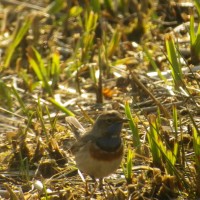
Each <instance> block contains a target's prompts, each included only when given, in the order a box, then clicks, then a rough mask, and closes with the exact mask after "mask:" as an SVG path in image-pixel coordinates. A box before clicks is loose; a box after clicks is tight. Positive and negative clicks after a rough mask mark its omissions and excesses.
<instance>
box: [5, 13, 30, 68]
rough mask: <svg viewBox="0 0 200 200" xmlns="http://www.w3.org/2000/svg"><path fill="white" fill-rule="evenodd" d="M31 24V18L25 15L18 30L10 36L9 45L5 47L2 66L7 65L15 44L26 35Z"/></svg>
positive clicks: (15, 46)
mask: <svg viewBox="0 0 200 200" xmlns="http://www.w3.org/2000/svg"><path fill="white" fill-rule="evenodd" d="M31 24H32V18H31V17H27V18H26V19H25V21H24V23H23V24H22V25H21V27H20V29H19V31H17V32H16V33H14V35H13V36H12V38H13V40H12V42H11V44H10V45H9V47H8V48H7V50H6V54H5V60H4V68H7V67H9V65H10V62H11V59H12V57H13V54H14V52H15V50H16V48H17V46H18V45H19V44H20V42H21V41H22V39H23V38H24V36H25V35H26V33H27V31H28V30H29V28H30V26H31Z"/></svg>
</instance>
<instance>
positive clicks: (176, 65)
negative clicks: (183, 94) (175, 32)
mask: <svg viewBox="0 0 200 200" xmlns="http://www.w3.org/2000/svg"><path fill="white" fill-rule="evenodd" d="M165 45H166V49H167V57H168V60H169V62H170V64H169V67H170V69H171V73H172V77H173V81H174V85H175V88H176V89H178V88H179V87H180V86H183V84H182V83H183V73H182V68H181V62H180V54H179V52H178V51H177V49H176V46H175V43H174V40H173V38H172V36H171V35H168V36H167V37H166V38H165Z"/></svg>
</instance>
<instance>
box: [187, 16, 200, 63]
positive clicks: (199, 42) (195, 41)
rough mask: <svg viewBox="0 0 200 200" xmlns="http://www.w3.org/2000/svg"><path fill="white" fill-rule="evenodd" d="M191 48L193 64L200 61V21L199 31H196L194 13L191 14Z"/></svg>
mask: <svg viewBox="0 0 200 200" xmlns="http://www.w3.org/2000/svg"><path fill="white" fill-rule="evenodd" d="M189 33H190V49H191V57H192V58H191V60H192V63H193V64H197V63H199V61H200V24H199V23H198V27H197V31H196V32H195V23H194V14H193V13H191V15H190V29H189Z"/></svg>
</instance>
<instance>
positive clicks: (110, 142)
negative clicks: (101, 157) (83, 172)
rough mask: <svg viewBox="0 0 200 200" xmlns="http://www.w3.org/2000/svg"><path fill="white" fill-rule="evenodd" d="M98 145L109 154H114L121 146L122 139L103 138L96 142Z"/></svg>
mask: <svg viewBox="0 0 200 200" xmlns="http://www.w3.org/2000/svg"><path fill="white" fill-rule="evenodd" d="M96 145H97V146H98V147H99V148H100V149H102V150H104V151H108V152H114V151H116V150H117V149H118V148H119V147H120V146H121V138H120V137H114V138H113V137H102V138H98V139H97V140H96Z"/></svg>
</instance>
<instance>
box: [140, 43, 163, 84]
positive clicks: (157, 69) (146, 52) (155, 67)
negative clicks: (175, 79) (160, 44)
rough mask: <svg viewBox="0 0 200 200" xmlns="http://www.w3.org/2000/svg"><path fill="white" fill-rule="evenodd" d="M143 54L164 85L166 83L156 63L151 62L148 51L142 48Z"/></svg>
mask: <svg viewBox="0 0 200 200" xmlns="http://www.w3.org/2000/svg"><path fill="white" fill-rule="evenodd" d="M144 52H145V54H146V56H147V58H148V60H149V62H150V64H151V66H152V67H153V69H154V70H155V71H156V72H157V73H158V76H159V77H160V79H161V80H163V81H164V82H165V83H167V79H166V78H165V77H164V76H163V75H162V73H161V71H160V69H159V67H158V66H157V64H156V62H155V61H154V60H153V58H152V56H151V54H150V52H149V50H148V49H147V47H144Z"/></svg>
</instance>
